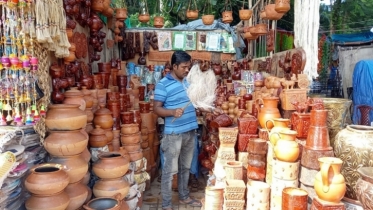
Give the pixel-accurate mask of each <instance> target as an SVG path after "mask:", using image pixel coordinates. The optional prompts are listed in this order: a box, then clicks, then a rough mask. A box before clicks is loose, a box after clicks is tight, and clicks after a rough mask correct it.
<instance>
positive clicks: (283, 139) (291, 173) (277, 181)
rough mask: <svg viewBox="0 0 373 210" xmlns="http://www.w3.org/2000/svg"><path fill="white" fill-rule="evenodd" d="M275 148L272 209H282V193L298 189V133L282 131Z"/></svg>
mask: <svg viewBox="0 0 373 210" xmlns="http://www.w3.org/2000/svg"><path fill="white" fill-rule="evenodd" d="M278 133H279V137H280V139H279V140H278V141H277V142H276V144H275V147H274V155H275V160H273V162H272V164H273V165H272V186H271V209H281V208H282V191H283V189H284V188H286V187H298V184H299V183H298V174H299V154H300V149H299V145H298V143H297V142H296V141H295V140H296V136H297V132H296V131H293V130H282V131H280V132H278Z"/></svg>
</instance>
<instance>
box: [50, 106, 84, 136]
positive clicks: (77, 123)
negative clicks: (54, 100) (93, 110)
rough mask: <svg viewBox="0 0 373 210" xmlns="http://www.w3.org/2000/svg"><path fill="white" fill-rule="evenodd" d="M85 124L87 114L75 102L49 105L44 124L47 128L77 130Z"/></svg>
mask: <svg viewBox="0 0 373 210" xmlns="http://www.w3.org/2000/svg"><path fill="white" fill-rule="evenodd" d="M86 124H87V115H86V114H85V112H84V111H82V110H80V109H79V105H75V104H55V105H49V106H48V111H47V115H46V118H45V125H46V126H47V127H48V129H49V130H78V129H81V128H83V127H85V125H86Z"/></svg>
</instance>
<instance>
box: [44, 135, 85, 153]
mask: <svg viewBox="0 0 373 210" xmlns="http://www.w3.org/2000/svg"><path fill="white" fill-rule="evenodd" d="M84 132H85V131H84ZM43 145H44V148H45V150H47V152H48V153H49V154H51V155H57V156H64V155H77V154H80V153H82V152H83V150H84V149H85V148H86V147H87V145H88V138H87V135H84V134H83V133H82V131H81V130H72V131H50V132H49V135H48V137H47V138H46V139H45V140H44V142H43Z"/></svg>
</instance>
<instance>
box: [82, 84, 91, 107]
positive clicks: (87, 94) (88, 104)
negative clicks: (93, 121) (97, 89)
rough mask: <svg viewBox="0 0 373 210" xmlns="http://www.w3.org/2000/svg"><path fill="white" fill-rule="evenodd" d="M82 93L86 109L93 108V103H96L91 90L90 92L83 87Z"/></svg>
mask: <svg viewBox="0 0 373 210" xmlns="http://www.w3.org/2000/svg"><path fill="white" fill-rule="evenodd" d="M82 93H83V95H84V97H83V98H84V100H85V104H86V108H92V106H93V101H94V98H93V96H92V92H91V91H90V90H88V89H87V87H86V86H83V87H82Z"/></svg>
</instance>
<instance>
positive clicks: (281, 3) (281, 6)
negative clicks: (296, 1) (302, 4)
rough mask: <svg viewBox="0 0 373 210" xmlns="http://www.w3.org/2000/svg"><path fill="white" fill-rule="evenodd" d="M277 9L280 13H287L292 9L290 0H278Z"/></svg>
mask: <svg viewBox="0 0 373 210" xmlns="http://www.w3.org/2000/svg"><path fill="white" fill-rule="evenodd" d="M275 2H276V6H275V10H276V11H277V12H279V13H286V12H288V11H289V10H290V0H276V1H275Z"/></svg>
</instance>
